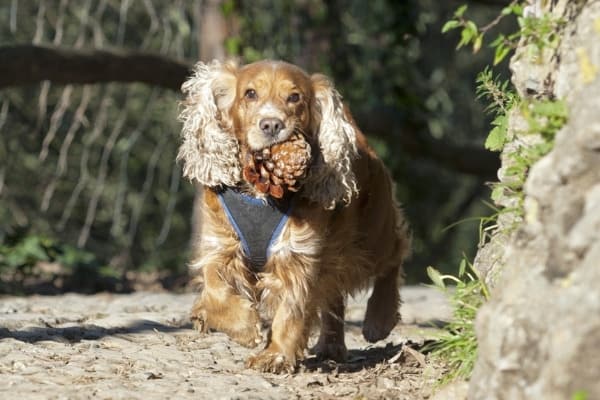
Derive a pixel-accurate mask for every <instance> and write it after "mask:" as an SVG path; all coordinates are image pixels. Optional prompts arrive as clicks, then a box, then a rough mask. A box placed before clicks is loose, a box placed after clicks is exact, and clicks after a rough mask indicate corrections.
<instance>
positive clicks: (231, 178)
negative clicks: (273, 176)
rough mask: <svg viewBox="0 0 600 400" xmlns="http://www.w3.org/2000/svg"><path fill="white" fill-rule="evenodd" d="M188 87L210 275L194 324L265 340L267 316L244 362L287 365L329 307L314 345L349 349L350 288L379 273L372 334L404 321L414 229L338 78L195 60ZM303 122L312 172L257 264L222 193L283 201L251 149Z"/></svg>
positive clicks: (200, 260)
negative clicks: (263, 177)
mask: <svg viewBox="0 0 600 400" xmlns="http://www.w3.org/2000/svg"><path fill="white" fill-rule="evenodd" d="M182 90H183V92H184V93H185V94H186V96H187V97H186V100H185V101H184V103H183V110H182V113H181V116H180V118H181V120H182V122H183V134H182V135H183V143H182V145H181V148H180V152H179V156H178V158H179V159H180V160H183V161H184V167H183V169H184V175H185V176H187V177H188V178H190V179H192V180H193V181H196V182H198V183H200V184H201V185H203V187H204V190H203V193H202V196H203V198H202V203H203V204H202V213H201V216H200V218H201V221H200V222H201V227H200V229H199V237H198V238H196V239H195V240H196V249H197V251H196V253H197V254H196V256H195V259H194V260H192V263H191V267H192V268H193V269H194V270H196V271H198V272H199V273H198V278H197V280H198V282H200V283H201V284H202V286H203V288H202V292H201V294H200V296H199V298H198V299H197V301H196V302H195V304H194V306H193V309H192V319H193V321H194V323H195V326H196V327H197V328H198V329H199V330H201V331H203V332H206V331H207V330H209V329H214V330H218V331H221V332H225V333H226V334H228V335H229V336H230V337H231V338H232V339H233V340H235V341H236V342H238V343H240V344H242V345H245V346H249V347H254V346H256V345H258V344H260V343H261V342H262V341H263V336H262V333H261V326H262V325H261V321H270V326H269V328H270V329H269V332H268V335H267V340H266V346H265V348H264V349H263V350H261V351H260V352H258V353H257V354H256V355H254V356H252V357H250V358H249V359H248V361H247V365H248V366H250V367H252V368H255V369H259V370H262V371H270V372H275V373H280V372H284V371H293V370H294V368H295V366H296V364H297V361H298V360H300V359H302V357H303V356H304V353H305V350H306V348H307V345H308V343H307V342H308V337H309V334H310V331H311V328H312V327H313V325H314V323H315V322H316V321H317V319H318V318H319V317H320V322H321V325H320V329H321V330H320V336H319V339H318V342H317V344H316V346H315V347H314V351H315V352H316V354H317V356H318V357H321V358H331V359H335V360H342V359H343V358H344V357H345V355H346V346H345V343H344V304H345V298H346V296H347V295H348V294H350V293H352V292H354V291H356V290H358V289H363V288H366V287H368V285H369V284H373V285H374V287H373V294H372V295H371V298H370V299H369V301H368V306H367V311H366V315H365V319H364V324H363V335H364V337H365V338H366V339H367V340H368V341H370V342H374V341H377V340H380V339H383V338H385V337H386V336H387V335H388V334H389V332H390V331H391V330H392V328H393V327H394V326H395V325H396V323H397V322H398V320H399V313H398V309H399V304H400V296H399V292H398V285H399V283H400V280H401V275H402V262H403V260H404V258H405V257H406V256H407V255H408V253H409V247H410V238H409V235H408V232H407V227H406V223H405V221H404V218H403V216H402V213H401V211H400V208H399V206H398V204H397V203H396V201H395V200H394V194H393V185H392V181H391V179H390V176H389V173H388V171H387V170H386V169H385V167H384V165H383V163H382V162H381V161H380V160H379V159H378V158H377V156H376V155H375V153H374V152H373V150H372V149H371V148H370V147H369V146H368V144H367V142H366V140H365V138H364V136H363V134H362V133H361V132H360V131H359V129H358V128H357V126H356V124H355V122H354V121H353V119H352V117H351V115H350V113H349V112H348V110H347V109H346V108H345V106H344V105H343V103H342V99H341V96H340V94H339V93H338V92H337V91H336V89H335V88H334V87H333V85H332V83H331V81H330V80H328V79H327V78H326V77H325V76H323V75H319V74H316V75H312V76H309V75H307V74H306V73H305V72H304V71H303V70H301V69H300V68H298V67H296V66H293V65H291V64H287V63H284V62H278V61H261V62H257V63H253V64H249V65H246V66H241V67H238V66H236V65H234V64H232V63H225V64H223V63H220V62H216V61H215V62H212V63H210V64H203V63H199V64H197V66H196V68H195V71H194V74H193V76H192V77H191V78H190V79H189V80H188V81H187V82H185V83H184V85H183V87H182ZM298 133H299V134H301V135H303V137H305V138H306V140H307V142H308V143H310V145H311V147H312V157H311V161H310V165H309V169H308V173H307V176H306V177H305V178H304V179H303V182H302V186H301V188H300V190H299V191H298V192H297V193H288V194H286V196H285V197H286V199H288V201H289V203H288V204H289V207H288V208H286V216H287V219H284V220H283V221H284V222H282V226H281V227H279V228H280V229H279V230H278V231H277V233H276V234H274V236H273V238H272V242H271V244H270V247H269V250H268V257H267V259H266V263H265V264H264V265H262V266H260V268H258V269H257V268H255V267H253V266H252V265H250V263H249V261H248V254H247V249H246V248H245V246H244V245H243V243H242V241H241V240H240V239H241V237H240V236H241V235H240V234H239V232H238V231H237V230H236V229H234V227H233V224H232V223H231V222H230V218H229V217H228V215H226V214H227V213H226V211H225V210H224V205H223V202H222V199H221V198H220V193H221V191H222V190H223V189H225V188H229V189H230V190H233V191H234V192H236V193H238V192H242V193H244V195H245V196H250V197H254V198H258V199H262V200H263V201H264V202H265V204H266V203H269V204H272V205H273V204H274V205H275V206H277V202H276V201H273V199H270V196H269V195H268V194H264V193H262V192H260V191H257V190H256V188H255V187H254V186H253V185H251V184H249V183H248V182H247V181H245V180H244V175H243V174H242V169H243V165H244V162H245V161H244V158H245V157H247V155H248V154H249V153H251V152H253V151H257V150H261V149H263V148H266V147H269V146H271V145H273V144H275V143H279V142H284V141H286V140H287V139H288V138H289V137H290V136H291V135H292V134H298Z"/></svg>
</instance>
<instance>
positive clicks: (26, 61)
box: [0, 44, 191, 90]
mask: <svg viewBox="0 0 600 400" xmlns="http://www.w3.org/2000/svg"><path fill="white" fill-rule="evenodd" d="M190 67H191V66H190V65H189V64H187V63H185V62H182V61H175V60H173V59H171V58H167V57H163V56H160V55H153V54H147V53H138V52H135V51H127V52H119V51H116V50H73V49H68V48H63V47H51V46H35V45H28V44H27V45H16V46H2V47H0V89H2V88H5V87H9V86H20V85H28V84H32V83H36V82H40V81H44V80H50V81H53V82H56V83H64V84H67V83H105V82H142V83H147V84H150V85H156V86H161V87H164V88H168V89H172V90H179V88H180V86H181V84H182V83H183V81H184V79H185V78H186V77H187V76H188V74H189V71H190Z"/></svg>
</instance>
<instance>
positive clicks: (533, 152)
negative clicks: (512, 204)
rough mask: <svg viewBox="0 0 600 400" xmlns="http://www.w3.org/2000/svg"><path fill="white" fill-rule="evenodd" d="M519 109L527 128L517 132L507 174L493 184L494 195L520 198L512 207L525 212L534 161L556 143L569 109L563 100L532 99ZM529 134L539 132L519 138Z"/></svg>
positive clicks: (520, 212) (517, 212) (509, 157)
mask: <svg viewBox="0 0 600 400" xmlns="http://www.w3.org/2000/svg"><path fill="white" fill-rule="evenodd" d="M519 111H520V113H521V115H523V117H524V118H525V120H526V122H527V126H528V128H527V130H526V131H524V132H515V135H516V136H517V138H516V141H515V144H514V150H512V151H511V152H510V153H509V154H508V159H509V161H508V162H507V165H508V166H507V167H506V172H505V174H506V178H507V179H504V181H503V182H501V183H496V184H495V185H494V190H493V192H492V199H493V200H498V199H499V198H500V197H501V196H511V197H514V198H516V199H517V204H518V206H517V207H516V208H515V209H514V210H513V211H515V212H516V214H517V215H522V214H523V207H522V204H523V199H524V193H523V185H525V180H526V179H527V176H528V173H529V170H530V168H531V166H532V165H533V164H535V163H536V162H537V161H538V160H539V159H541V158H542V157H543V156H545V155H546V154H548V153H549V152H550V150H552V148H553V147H554V137H555V136H556V133H557V132H558V131H559V130H560V128H562V126H563V125H564V124H565V123H566V122H567V118H568V111H567V107H566V104H565V103H564V101H561V100H529V101H523V102H522V103H521V104H520V105H519ZM526 135H529V136H531V135H536V137H535V139H534V140H530V141H528V142H524V141H522V140H521V141H520V140H519V138H523V137H524V136H526Z"/></svg>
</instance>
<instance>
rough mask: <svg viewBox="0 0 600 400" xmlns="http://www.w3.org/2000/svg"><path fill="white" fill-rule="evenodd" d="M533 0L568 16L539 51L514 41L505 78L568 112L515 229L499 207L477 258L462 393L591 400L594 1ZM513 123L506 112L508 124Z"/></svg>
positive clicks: (597, 244) (596, 382)
mask: <svg viewBox="0 0 600 400" xmlns="http://www.w3.org/2000/svg"><path fill="white" fill-rule="evenodd" d="M535 3H536V4H537V7H538V8H537V9H533V12H536V13H538V15H542V13H544V12H550V13H552V14H553V15H554V16H555V17H556V18H562V19H563V20H564V21H565V24H564V25H562V27H561V37H562V40H561V42H560V45H559V46H558V48H556V49H552V50H551V51H547V54H544V56H543V58H542V59H541V60H540V59H537V60H532V59H530V58H529V57H527V51H528V49H527V48H526V46H521V48H520V49H518V51H517V55H516V56H515V57H514V58H513V60H512V62H511V69H512V72H513V83H514V84H515V86H516V87H517V90H518V92H519V95H520V96H521V97H527V96H540V95H543V96H545V97H546V98H548V97H550V98H553V97H556V98H558V99H563V100H565V101H566V104H567V107H568V110H569V119H568V122H567V123H566V125H565V126H564V127H563V128H562V129H561V130H560V131H559V132H558V134H557V136H556V140H555V146H554V149H553V150H552V151H551V152H550V153H549V154H547V155H546V156H545V157H543V158H542V159H541V160H540V161H538V162H537V163H536V164H535V165H534V166H533V167H532V168H531V170H530V172H529V176H528V178H527V181H526V184H525V187H524V192H525V201H524V211H525V212H524V214H523V219H522V221H520V227H519V228H518V229H517V230H516V231H513V232H510V233H507V230H503V229H502V227H506V226H507V224H509V223H514V218H515V217H514V215H513V216H511V215H510V214H506V215H504V216H502V218H501V219H500V221H499V223H500V228H501V229H500V233H497V234H496V236H495V237H494V238H493V239H492V242H491V243H490V244H489V245H487V246H486V247H484V248H483V249H482V250H481V251H480V253H479V255H478V257H477V258H476V267H477V268H478V269H479V270H480V271H481V272H482V273H483V274H484V276H485V277H486V280H487V281H488V282H489V283H490V284H492V286H493V290H492V299H491V301H490V302H489V303H488V304H486V305H485V306H484V307H483V308H482V309H481V311H480V313H479V315H478V319H477V336H478V340H479V344H480V347H479V359H478V361H477V364H476V367H475V371H474V373H473V376H472V379H471V382H470V388H469V398H470V399H510V400H519V399H528V400H529V399H544V400H552V399H561V400H569V399H573V398H576V397H573V396H574V395H575V394H577V393H579V394H580V395H583V394H584V393H585V394H586V395H587V397H581V398H586V399H588V400H592V399H600V1H590V0H588V1H581V0H579V1H577V0H571V1H563V0H560V1H537V2H535ZM522 120H523V116H522V115H519V112H515V113H513V114H512V115H511V123H510V126H511V129H515V127H516V126H519V125H520V124H522V122H523V121H522ZM508 147H509V149H507V150H505V152H506V151H510V146H508ZM507 162H508V160H507V159H506V158H505V157H504V158H503V163H504V167H506V163H507ZM499 175H500V178H501V179H506V177H504V176H503V175H502V170H501V171H500V174H499ZM505 201H510V199H505Z"/></svg>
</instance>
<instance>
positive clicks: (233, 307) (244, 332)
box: [191, 265, 262, 347]
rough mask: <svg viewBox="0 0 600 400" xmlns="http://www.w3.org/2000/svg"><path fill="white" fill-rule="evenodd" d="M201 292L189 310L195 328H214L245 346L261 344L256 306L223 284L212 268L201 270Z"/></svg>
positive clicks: (214, 267) (203, 330)
mask: <svg viewBox="0 0 600 400" xmlns="http://www.w3.org/2000/svg"><path fill="white" fill-rule="evenodd" d="M203 273H204V289H203V290H202V293H201V295H200V296H199V298H198V299H197V300H196V302H195V303H194V306H193V307H192V313H191V319H192V322H193V323H194V326H195V327H196V329H198V330H199V331H201V332H207V331H208V330H209V329H215V330H218V331H221V332H224V333H226V334H227V335H229V336H230V337H231V338H232V339H233V340H235V341H236V342H238V343H239V344H241V345H242V346H246V347H256V345H258V344H259V343H260V342H261V341H262V334H261V329H260V328H261V324H260V318H259V315H258V312H257V311H256V308H255V305H254V303H253V302H252V301H250V300H249V299H247V298H245V297H243V296H241V295H240V294H239V293H237V291H236V290H235V289H234V288H233V287H232V286H231V285H229V284H228V283H227V282H225V281H224V280H223V278H222V276H221V275H220V274H219V271H218V270H217V267H216V266H215V265H207V266H204V267H203Z"/></svg>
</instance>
